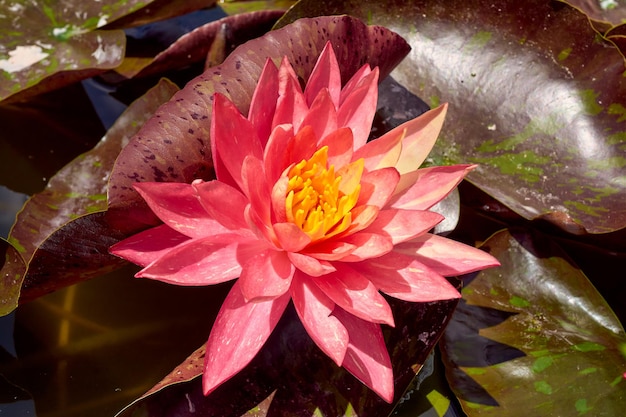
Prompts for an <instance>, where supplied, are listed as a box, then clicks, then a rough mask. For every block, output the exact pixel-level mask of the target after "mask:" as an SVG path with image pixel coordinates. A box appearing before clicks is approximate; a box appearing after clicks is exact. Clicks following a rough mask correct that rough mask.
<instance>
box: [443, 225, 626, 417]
mask: <svg viewBox="0 0 626 417" xmlns="http://www.w3.org/2000/svg"><path fill="white" fill-rule="evenodd" d="M483 248H486V249H488V250H489V252H490V253H491V254H492V255H494V256H495V257H496V258H498V260H499V261H500V262H501V264H502V266H501V267H499V268H494V269H491V270H487V271H483V272H481V273H479V274H478V275H477V276H476V277H475V278H473V279H471V280H470V281H469V283H467V285H466V286H465V288H464V289H463V301H464V302H463V303H462V304H460V305H459V308H458V310H457V313H455V317H454V318H453V320H452V322H451V324H450V326H449V327H448V328H447V329H446V332H445V335H444V338H443V339H442V343H441V347H442V351H443V353H444V359H445V362H446V367H447V375H448V379H449V381H450V384H451V386H452V389H453V390H454V391H455V394H456V395H457V397H458V398H459V400H460V401H461V404H462V405H463V408H464V410H465V412H466V413H467V414H468V415H469V416H502V415H507V416H528V415H563V416H566V415H568V416H569V415H588V416H617V415H620V414H621V413H622V412H623V410H624V409H625V407H626V379H625V377H624V375H623V374H624V372H625V371H626V357H625V356H624V354H623V353H622V352H621V351H620V349H622V348H623V346H625V345H626V333H624V329H623V327H622V325H621V324H620V322H619V320H618V319H617V318H616V317H615V315H614V313H613V312H612V311H611V309H610V307H609V306H608V304H607V303H606V302H605V301H604V299H603V298H602V296H601V295H600V294H599V293H598V292H597V291H596V289H595V288H594V287H593V285H592V284H591V283H590V282H589V280H588V279H587V278H586V277H585V275H584V274H583V273H582V272H581V271H580V270H579V269H578V268H577V267H576V266H575V265H573V264H572V263H571V261H569V260H568V259H567V257H566V256H565V255H564V253H563V252H562V250H561V249H560V248H559V247H558V246H557V245H555V244H554V243H552V242H551V241H550V239H549V238H547V237H546V236H544V235H540V234H531V233H527V232H516V231H512V232H509V231H502V232H498V233H497V234H495V235H494V236H493V237H491V238H490V239H488V240H487V241H486V242H485V244H484V246H483Z"/></svg>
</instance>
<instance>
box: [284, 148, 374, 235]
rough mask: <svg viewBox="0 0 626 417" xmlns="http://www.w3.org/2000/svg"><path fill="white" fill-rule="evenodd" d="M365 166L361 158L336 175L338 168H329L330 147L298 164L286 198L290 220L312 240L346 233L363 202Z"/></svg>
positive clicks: (291, 176) (292, 171)
mask: <svg viewBox="0 0 626 417" xmlns="http://www.w3.org/2000/svg"><path fill="white" fill-rule="evenodd" d="M363 165H364V164H363V160H362V159H360V160H358V161H355V162H352V163H350V164H348V165H346V166H345V167H342V168H341V169H340V170H339V172H337V173H335V167H334V166H333V165H331V166H328V146H324V147H322V148H320V149H318V150H317V152H315V153H314V154H313V156H311V158H309V159H308V160H307V159H304V160H302V161H301V162H299V163H297V164H296V165H294V166H293V167H292V168H291V169H290V170H289V173H288V177H289V186H288V188H287V195H286V196H285V207H286V209H287V210H286V211H287V219H288V220H289V221H290V222H292V223H295V224H296V225H297V226H298V227H299V228H300V229H302V230H303V231H304V232H305V233H306V234H308V235H309V236H310V237H311V240H312V241H316V240H319V239H322V238H324V237H330V236H333V235H336V234H338V233H341V232H342V231H344V230H346V229H347V228H348V227H349V226H350V224H351V221H352V215H351V213H350V210H352V209H353V208H354V206H355V205H356V202H357V200H358V199H359V192H360V191H361V184H360V181H361V175H362V174H363ZM342 178H343V180H342Z"/></svg>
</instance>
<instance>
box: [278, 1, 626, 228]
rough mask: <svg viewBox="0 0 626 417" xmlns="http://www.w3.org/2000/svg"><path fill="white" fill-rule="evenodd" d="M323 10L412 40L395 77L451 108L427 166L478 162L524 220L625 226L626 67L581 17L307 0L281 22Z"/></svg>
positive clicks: (551, 7)
mask: <svg viewBox="0 0 626 417" xmlns="http://www.w3.org/2000/svg"><path fill="white" fill-rule="evenodd" d="M331 12H332V13H348V14H351V15H354V16H357V17H360V18H362V19H364V20H367V21H368V22H371V23H374V24H380V25H383V26H387V27H389V28H392V29H393V30H394V31H397V32H398V33H399V34H401V35H402V36H404V37H405V38H406V39H407V41H408V42H409V43H410V45H411V47H412V50H411V53H410V54H409V56H408V58H407V59H406V60H405V61H404V62H403V63H402V64H400V65H399V66H398V68H397V69H396V70H395V71H394V73H393V75H394V77H395V78H396V80H397V81H398V82H399V83H401V84H402V85H404V86H405V87H407V88H408V89H409V90H410V91H411V92H413V93H414V94H416V95H418V96H420V97H422V98H423V99H425V100H426V101H429V102H430V103H431V104H432V105H434V104H438V103H442V102H449V104H450V107H449V109H448V114H447V117H446V124H445V126H444V129H443V132H442V135H441V136H440V138H439V140H438V142H437V145H436V146H435V149H434V151H433V153H432V154H431V158H432V160H433V161H434V163H435V164H437V165H441V164H453V163H461V162H463V163H467V162H475V163H478V164H480V166H479V168H477V169H475V170H474V171H472V172H471V173H470V174H469V175H468V179H469V180H470V181H471V182H473V183H474V184H476V185H477V186H478V187H480V188H481V189H483V190H484V191H486V192H487V193H489V194H490V195H492V196H493V197H494V198H496V199H497V200H499V201H500V202H502V203H504V204H506V205H507V206H508V207H510V208H511V209H513V210H514V211H515V212H517V213H519V214H521V215H522V216H524V217H525V218H527V219H534V218H538V217H543V216H547V218H548V219H550V220H553V221H555V222H556V224H558V225H561V224H563V227H564V228H565V229H567V227H568V225H569V223H571V222H576V223H578V224H579V225H581V227H580V229H581V231H582V233H585V232H589V233H604V232H610V231H614V230H618V229H621V228H624V227H626V205H624V204H623V199H624V195H625V194H626V176H625V174H624V173H625V172H626V171H625V167H626V158H625V157H624V154H625V151H626V117H624V115H625V114H626V79H625V78H624V77H623V73H624V72H625V71H626V67H624V59H623V57H622V54H621V53H620V51H619V50H618V49H617V48H616V47H615V46H614V45H613V44H611V43H609V42H605V41H603V40H602V39H601V38H600V37H599V36H598V33H597V32H596V31H595V30H594V29H593V28H592V27H591V25H590V24H589V20H588V18H587V16H585V15H584V14H583V13H581V12H580V11H578V10H577V9H575V8H573V7H571V6H569V5H567V4H565V3H561V2H546V1H543V0H529V1H524V2H519V1H515V0H497V1H490V2H484V1H480V0H468V1H463V2H455V1H443V2H442V1H440V0H426V1H422V2H413V1H408V0H396V1H391V2H385V3H384V4H383V3H381V2H374V1H364V2H362V1H352V0H350V1H339V0H333V1H328V2H324V3H323V5H322V3H320V2H315V1H303V2H300V3H298V4H297V5H296V6H294V8H292V9H291V10H290V11H289V12H287V13H286V14H285V16H284V17H283V18H282V19H281V20H280V21H279V24H283V23H287V22H290V21H292V20H294V19H296V18H298V17H301V16H311V15H316V14H319V13H331ZM281 22H282V23H281ZM563 220H564V221H563ZM570 229H571V228H570Z"/></svg>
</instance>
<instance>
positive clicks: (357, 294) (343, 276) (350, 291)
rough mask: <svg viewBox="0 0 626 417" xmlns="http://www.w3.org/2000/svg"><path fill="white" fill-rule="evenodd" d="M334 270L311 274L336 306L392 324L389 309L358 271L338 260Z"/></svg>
mask: <svg viewBox="0 0 626 417" xmlns="http://www.w3.org/2000/svg"><path fill="white" fill-rule="evenodd" d="M335 267H336V268H337V272H333V273H330V274H326V275H322V276H319V277H315V279H314V280H313V282H314V283H315V284H316V285H317V286H318V287H320V289H321V290H322V291H324V293H325V294H326V295H327V296H328V297H329V298H330V299H331V300H333V301H334V302H335V303H337V305H339V306H341V308H343V309H344V310H346V311H347V312H349V313H352V314H354V315H355V316H357V317H360V318H362V319H363V320H367V321H370V322H372V323H386V324H388V325H390V326H393V325H394V322H393V315H392V313H391V308H390V307H389V304H387V301H386V300H385V298H384V297H383V296H382V295H380V293H379V292H378V290H377V289H376V287H375V286H374V285H373V284H372V283H371V282H370V281H369V280H368V279H367V278H365V277H364V276H363V275H362V274H360V273H359V272H357V271H356V270H354V269H353V268H350V267H348V266H345V265H341V263H340V262H339V263H336V264H335Z"/></svg>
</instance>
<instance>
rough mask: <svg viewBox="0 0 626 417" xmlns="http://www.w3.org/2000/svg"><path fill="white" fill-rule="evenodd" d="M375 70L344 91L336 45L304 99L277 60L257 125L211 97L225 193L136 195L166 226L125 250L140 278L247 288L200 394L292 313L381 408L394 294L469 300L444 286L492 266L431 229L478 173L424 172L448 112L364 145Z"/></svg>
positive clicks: (224, 317)
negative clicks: (439, 209)
mask: <svg viewBox="0 0 626 417" xmlns="http://www.w3.org/2000/svg"><path fill="white" fill-rule="evenodd" d="M377 97H378V69H377V68H374V69H371V68H370V67H369V66H368V65H365V66H363V67H362V68H361V69H360V70H359V71H358V72H357V73H356V74H355V75H354V76H353V77H352V78H351V79H350V80H349V81H348V82H347V83H346V84H345V85H344V86H343V88H342V85H341V79H340V72H339V67H338V63H337V59H336V57H335V54H334V51H333V48H332V47H331V45H330V44H327V45H326V47H325V49H324V50H323V52H322V53H321V55H320V57H319V59H318V62H317V64H316V66H315V68H314V70H313V72H312V73H311V75H310V77H309V80H308V82H307V83H306V87H305V88H304V90H302V88H301V86H300V83H299V80H298V77H297V76H296V74H295V72H294V70H293V68H292V67H291V65H290V63H289V62H288V61H287V60H286V59H283V61H282V63H281V64H280V66H279V67H278V68H277V67H276V65H275V64H274V63H273V62H272V61H270V60H268V61H267V63H266V65H265V67H264V69H263V72H262V74H261V76H260V79H259V83H258V86H257V88H256V91H255V92H254V95H253V98H252V101H251V105H250V110H249V113H248V115H247V116H244V115H242V114H241V113H240V112H239V110H238V109H237V108H236V107H235V105H234V104H232V103H231V102H230V101H229V100H228V99H227V98H226V97H224V96H222V95H219V94H216V95H215V96H214V100H213V115H212V121H211V150H212V157H213V162H214V167H215V171H216V177H217V179H216V180H213V181H207V182H205V181H202V180H196V181H194V182H193V183H192V184H184V183H164V182H161V183H136V184H135V188H136V190H137V191H138V192H139V193H140V194H141V196H142V197H143V198H144V199H145V201H146V202H147V204H148V205H149V206H150V208H151V209H152V211H153V212H154V213H155V214H156V215H157V216H158V217H159V218H160V219H161V220H162V221H163V224H162V225H160V226H157V227H154V228H152V229H148V230H146V231H144V232H141V233H139V234H137V235H134V236H132V237H130V238H128V239H126V240H123V241H122V242H120V243H118V244H116V245H114V246H113V247H112V248H111V252H112V253H113V254H115V255H118V256H120V257H123V258H125V259H127V260H129V261H132V262H134V263H136V264H139V265H141V266H143V267H144V268H143V269H142V270H141V271H140V272H139V273H137V275H136V276H137V277H145V278H151V279H156V280H160V281H164V282H168V283H173V284H177V285H208V284H217V283H221V282H225V281H229V280H234V279H236V278H238V279H237V280H236V281H235V283H234V285H233V286H232V289H231V290H230V292H229V294H228V296H227V297H226V299H225V301H224V304H223V305H222V307H221V310H220V312H219V314H218V316H217V319H216V321H215V324H214V325H213V329H212V330H211V334H210V336H209V339H208V342H207V346H206V359H205V369H204V376H203V387H204V393H205V394H207V395H208V394H209V393H211V392H212V391H213V390H214V389H215V388H217V387H218V386H219V385H220V384H222V383H223V382H224V381H226V380H228V379H229V378H230V377H232V376H233V375H234V374H236V373H237V372H239V371H240V370H241V369H242V368H243V367H245V366H246V365H247V364H248V363H249V362H250V361H251V360H252V358H253V357H254V356H255V355H256V353H257V352H258V351H259V350H260V349H261V347H262V346H263V344H264V343H265V341H266V340H267V338H268V337H269V335H270V333H271V332H272V330H273V329H274V327H275V326H276V324H277V322H278V320H279V318H280V317H281V315H282V313H283V311H284V310H285V308H286V307H287V305H288V304H289V302H290V301H292V302H293V305H294V306H295V309H296V311H297V314H298V316H299V318H300V320H301V321H302V324H303V325H304V328H305V329H306V331H307V332H308V334H309V335H310V336H311V338H312V339H313V341H314V342H315V343H316V344H317V346H319V348H320V349H321V350H322V351H323V352H324V353H326V354H327V355H328V356H329V357H330V358H331V359H332V360H333V361H334V362H335V363H336V364H337V365H339V366H343V367H344V368H345V369H347V370H348V371H349V372H350V373H352V374H353V375H354V376H356V377H357V378H358V379H359V380H361V381H362V382H363V383H364V384H366V385H367V386H368V387H370V388H371V389H372V390H374V391H375V392H376V393H377V394H378V395H379V396H380V397H382V398H383V399H384V400H386V401H388V402H391V401H392V400H393V397H394V386H393V375H392V369H391V363H390V358H389V354H388V352H387V349H386V347H385V342H384V339H383V334H382V330H381V324H385V325H388V326H393V325H394V318H393V315H392V311H391V308H390V306H389V304H388V303H387V301H386V299H385V296H383V294H386V295H387V296H391V297H396V298H399V299H401V300H406V301H412V302H426V301H434V300H446V299H452V298H458V297H460V295H459V293H458V291H457V290H456V289H455V287H454V286H452V285H451V284H450V283H449V282H448V281H447V280H446V279H445V278H444V277H446V276H453V275H459V274H464V273H468V272H472V271H476V270H479V269H483V268H486V267H489V266H494V265H497V261H496V260H495V259H494V258H493V257H491V256H490V255H488V254H487V253H485V252H483V251H481V250H478V249H476V248H473V247H470V246H466V245H464V244H461V243H458V242H455V241H452V240H449V239H446V238H443V237H439V236H436V235H433V234H430V233H428V231H429V230H430V229H431V228H432V227H433V226H435V225H436V224H437V223H438V222H440V221H441V220H442V216H441V215H439V214H437V213H434V212H432V211H429V208H431V207H432V206H433V205H434V204H436V203H437V202H438V201H440V200H441V199H443V198H444V197H445V196H446V195H447V194H448V193H449V192H450V191H451V190H452V189H453V188H454V187H456V185H457V184H458V183H459V182H460V181H461V179H462V178H463V177H464V175H465V174H466V173H467V172H468V171H469V170H471V169H472V168H473V166H471V165H457V166H446V167H430V168H423V169H420V168H419V166H420V165H421V164H422V162H423V161H424V159H425V158H426V156H427V154H428V153H429V151H430V149H431V148H432V146H433V144H434V142H435V140H436V138H437V135H438V134H439V131H440V129H441V127H442V124H443V119H444V115H445V112H446V106H445V105H444V106H441V107H439V108H437V109H434V110H431V111H430V112H427V113H425V114H424V115H422V116H420V117H418V118H416V119H414V120H411V121H409V122H407V123H405V124H404V125H401V126H399V127H397V128H395V129H393V130H391V131H390V132H388V133H386V134H385V135H383V136H382V137H380V138H378V139H377V140H374V141H370V142H367V139H368V136H369V133H370V130H371V124H372V120H373V118H374V113H375V110H376V102H377Z"/></svg>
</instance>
